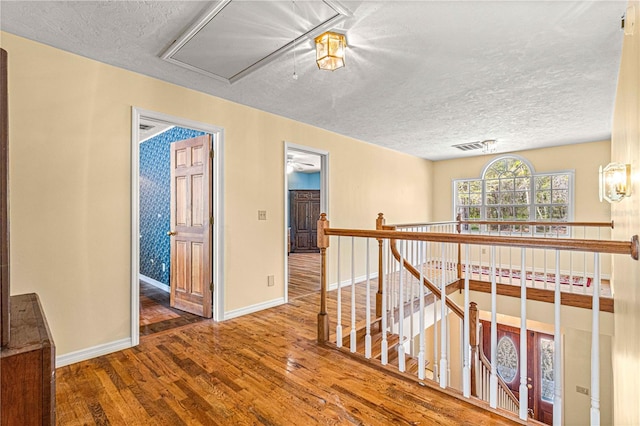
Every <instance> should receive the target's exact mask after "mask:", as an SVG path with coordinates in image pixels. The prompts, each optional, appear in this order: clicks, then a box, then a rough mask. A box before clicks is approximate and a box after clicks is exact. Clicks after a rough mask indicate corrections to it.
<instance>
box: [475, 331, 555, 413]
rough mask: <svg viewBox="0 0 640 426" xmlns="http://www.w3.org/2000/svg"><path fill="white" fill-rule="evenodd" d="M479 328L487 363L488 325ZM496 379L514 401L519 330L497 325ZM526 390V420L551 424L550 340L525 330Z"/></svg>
mask: <svg viewBox="0 0 640 426" xmlns="http://www.w3.org/2000/svg"><path fill="white" fill-rule="evenodd" d="M480 322H481V324H482V340H483V349H484V354H485V356H486V357H487V359H488V360H491V353H490V352H491V322H490V321H484V320H481V321H480ZM497 331H498V333H497V337H498V368H497V369H498V375H499V376H500V377H501V378H502V380H504V382H505V383H506V384H507V386H508V387H509V389H510V390H511V391H512V392H513V394H514V395H515V396H516V398H519V395H520V368H519V367H518V363H519V360H520V328H517V327H511V326H508V325H505V324H498V330H497ZM527 351H528V352H527V387H528V389H529V392H528V402H527V406H528V408H529V416H530V417H531V418H532V419H535V420H538V421H540V422H542V423H546V424H549V425H550V424H552V423H553V399H554V378H553V361H554V357H553V355H554V336H552V335H550V334H546V333H542V332H539V331H534V330H527Z"/></svg>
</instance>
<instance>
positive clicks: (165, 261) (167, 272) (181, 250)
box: [131, 108, 224, 345]
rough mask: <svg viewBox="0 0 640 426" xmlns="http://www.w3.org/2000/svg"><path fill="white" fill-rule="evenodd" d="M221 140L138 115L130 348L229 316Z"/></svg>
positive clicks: (191, 125) (218, 133)
mask: <svg viewBox="0 0 640 426" xmlns="http://www.w3.org/2000/svg"><path fill="white" fill-rule="evenodd" d="M222 142H223V141H222V129H219V128H216V127H214V126H211V125H208V124H204V123H198V122H193V121H190V120H185V119H180V118H176V117H171V116H167V115H164V114H160V113H156V112H152V111H144V110H140V109H137V108H134V109H133V113H132V155H131V157H132V179H131V181H132V188H131V190H132V232H131V234H132V242H131V253H132V268H131V269H132V276H131V301H132V303H131V335H132V345H136V344H138V343H139V336H140V334H142V335H147V334H151V333H153V332H157V331H163V330H166V329H169V328H173V327H176V326H181V325H184V324H188V323H191V322H195V321H200V320H202V319H203V317H211V315H212V314H213V318H214V319H216V320H222V319H223V317H224V312H223V306H222V300H223V299H222V290H223V286H222V282H223V281H222V277H223V275H222V254H223V253H222V250H221V248H222V234H221V229H222V224H223V217H222V212H223V208H222V154H223V152H222V148H223V143H222ZM210 152H211V155H210ZM213 153H215V155H214V154H213ZM189 194H191V195H190V196H189ZM181 200H183V201H184V202H182V203H181ZM190 200H195V201H193V202H194V203H196V204H194V206H195V207H193V208H192V206H191V205H190V204H189V205H187V204H188V203H189V202H190ZM185 203H187V204H185ZM196 207H197V208H196ZM200 207H201V208H200ZM181 212H182V213H184V212H187V213H189V215H188V216H185V215H184V214H181ZM185 241H186V242H185ZM187 243H188V244H187ZM194 259H195V260H196V261H195V262H194ZM198 259H200V261H197V260H198ZM187 260H190V261H188V262H187ZM193 265H196V266H197V267H198V269H197V270H195V269H194V271H191V272H189V270H187V269H189V268H187V266H189V267H193ZM193 277H197V278H198V279H195V280H194V279H193ZM205 281H206V283H205ZM214 283H220V285H217V286H216V285H214ZM196 299H198V300H196ZM196 305H198V306H196ZM196 308H198V309H196ZM187 311H191V313H189V312H187ZM194 314H195V315H194Z"/></svg>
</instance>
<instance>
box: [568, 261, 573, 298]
mask: <svg viewBox="0 0 640 426" xmlns="http://www.w3.org/2000/svg"><path fill="white" fill-rule="evenodd" d="M569 293H573V252H571V251H570V252H569Z"/></svg>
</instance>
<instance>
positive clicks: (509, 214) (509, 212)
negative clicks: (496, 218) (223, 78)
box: [500, 207, 515, 220]
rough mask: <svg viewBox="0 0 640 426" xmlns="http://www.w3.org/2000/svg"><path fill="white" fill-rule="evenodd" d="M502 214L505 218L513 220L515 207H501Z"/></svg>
mask: <svg viewBox="0 0 640 426" xmlns="http://www.w3.org/2000/svg"><path fill="white" fill-rule="evenodd" d="M500 216H501V218H502V219H503V220H512V219H514V218H515V214H514V209H513V207H500Z"/></svg>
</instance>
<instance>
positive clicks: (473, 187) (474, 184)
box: [469, 180, 482, 192]
mask: <svg viewBox="0 0 640 426" xmlns="http://www.w3.org/2000/svg"><path fill="white" fill-rule="evenodd" d="M469 191H471V192H482V181H481V180H474V181H471V182H470V183H469Z"/></svg>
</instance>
